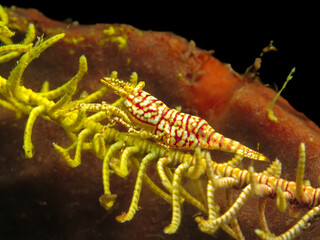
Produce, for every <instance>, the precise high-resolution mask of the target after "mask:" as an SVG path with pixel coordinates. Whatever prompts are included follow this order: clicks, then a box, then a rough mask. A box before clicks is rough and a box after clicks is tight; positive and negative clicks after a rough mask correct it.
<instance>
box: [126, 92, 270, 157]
mask: <svg viewBox="0 0 320 240" xmlns="http://www.w3.org/2000/svg"><path fill="white" fill-rule="evenodd" d="M123 103H124V106H125V108H126V109H127V111H128V112H129V118H130V119H131V120H132V121H133V122H134V123H136V124H137V125H138V126H141V128H143V129H144V130H147V131H150V132H151V133H152V134H153V135H154V136H156V137H157V140H159V141H161V142H162V143H163V144H165V145H167V146H169V147H175V148H181V149H190V150H194V149H195V148H196V147H198V146H200V147H201V148H203V149H219V150H222V151H226V152H232V153H236V154H239V155H242V156H245V157H248V158H252V159H256V160H260V161H268V158H267V157H265V156H264V155H262V154H260V153H258V152H256V151H254V150H252V149H250V148H248V147H246V146H244V145H242V144H240V143H239V142H237V141H234V140H232V139H229V138H226V137H224V136H223V135H221V134H220V133H217V132H216V131H215V130H214V129H213V128H212V127H211V126H210V125H209V124H208V122H207V121H206V120H204V119H202V118H200V117H197V116H192V115H190V114H186V113H181V112H179V111H177V110H175V109H172V108H169V107H167V106H166V105H165V104H164V103H163V102H161V101H160V100H158V99H157V98H155V97H154V96H152V95H151V94H149V93H147V92H145V91H143V90H140V89H139V90H136V91H134V94H133V93H131V94H128V95H127V96H125V99H124V102H123Z"/></svg>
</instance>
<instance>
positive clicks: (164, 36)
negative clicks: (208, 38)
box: [0, 5, 320, 240]
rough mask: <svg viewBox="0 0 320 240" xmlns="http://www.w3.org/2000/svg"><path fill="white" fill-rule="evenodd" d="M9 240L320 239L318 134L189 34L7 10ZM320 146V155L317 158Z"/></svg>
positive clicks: (5, 222) (273, 93) (1, 13)
mask: <svg viewBox="0 0 320 240" xmlns="http://www.w3.org/2000/svg"><path fill="white" fill-rule="evenodd" d="M0 41H1V45H0V127H1V130H0V141H1V147H0V152H1V154H0V196H1V201H0V239H91V240H94V239H117V240H124V239H133V240H134V239H154V240H158V239H159V240H160V239H169V240H170V239H184V240H187V239H201V240H207V239H208V240H209V239H279V240H280V239H283V240H284V239H286V240H289V239H299V238H300V239H320V237H319V233H320V221H317V220H319V216H320V188H318V187H319V171H320V150H319V149H320V129H319V127H318V126H317V125H316V124H315V123H314V122H312V121H311V120H310V119H309V118H308V117H306V116H305V115H304V114H303V113H301V112H299V111H297V110H295V108H294V107H292V106H291V105H290V103H289V102H288V101H287V100H286V99H285V98H283V97H282V93H283V92H284V91H286V86H287V84H288V85H289V84H291V82H292V81H294V80H292V79H293V78H295V74H296V71H297V70H296V68H295V67H292V68H290V69H289V71H288V72H287V74H286V76H285V77H284V78H283V79H282V80H283V81H282V84H281V85H280V86H279V87H278V88H277V89H274V88H272V87H271V86H270V85H268V84H264V83H263V79H262V78H261V77H260V69H261V65H262V64H263V61H264V57H265V56H267V55H268V54H270V53H271V54H272V52H275V51H277V46H276V44H274V42H273V41H270V42H269V43H268V44H267V45H265V46H264V47H263V48H262V49H259V51H260V52H258V53H257V56H256V58H255V60H254V61H253V62H252V63H251V64H250V65H248V67H247V68H246V70H245V71H244V72H243V73H241V74H240V73H238V72H236V71H235V70H233V68H232V67H231V65H230V64H226V63H224V62H223V61H220V60H219V59H217V58H216V57H215V53H214V52H213V51H209V50H203V49H201V48H200V47H197V46H196V43H195V42H194V41H192V40H186V39H185V38H184V37H183V36H179V35H178V34H175V33H171V32H161V31H151V30H140V29H138V28H136V27H134V26H131V25H127V24H118V23H114V24H107V23H101V24H98V23H97V24H79V23H78V22H72V21H58V20H53V19H50V18H49V17H46V16H45V15H44V14H42V13H41V12H40V11H38V10H35V9H26V8H19V7H5V6H1V5H0ZM318 152H319V153H318Z"/></svg>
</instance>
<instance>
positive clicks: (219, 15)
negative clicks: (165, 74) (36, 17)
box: [0, 0, 320, 125]
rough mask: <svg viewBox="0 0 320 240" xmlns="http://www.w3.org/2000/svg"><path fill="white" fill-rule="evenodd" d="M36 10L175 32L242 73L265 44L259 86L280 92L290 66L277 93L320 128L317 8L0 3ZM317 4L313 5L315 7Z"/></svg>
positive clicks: (299, 5) (202, 3)
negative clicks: (267, 50)
mask: <svg viewBox="0 0 320 240" xmlns="http://www.w3.org/2000/svg"><path fill="white" fill-rule="evenodd" d="M0 3H1V4H2V5H5V6H11V5H15V6H18V7H23V8H36V9H38V10H39V11H41V12H42V13H44V14H45V15H46V16H47V17H49V18H52V19H55V20H60V21H64V20H66V19H72V20H73V21H79V23H80V24H95V23H126V24H130V25H132V26H134V27H136V28H139V29H142V30H154V31H169V32H174V33H176V34H178V35H180V36H182V37H184V38H186V39H188V40H194V41H195V42H196V44H197V46H198V47H200V48H202V49H206V50H214V51H215V52H214V56H215V57H216V58H218V59H219V60H221V61H222V62H225V63H230V64H231V66H232V68H233V69H235V70H236V71H237V72H239V73H243V72H244V71H245V69H246V68H247V67H248V66H250V65H251V64H252V63H253V61H254V59H255V57H258V56H259V54H260V52H261V49H262V48H264V47H265V46H267V45H268V44H269V42H270V40H273V41H274V45H275V46H276V47H277V48H278V51H277V52H272V53H269V54H266V55H265V56H264V57H263V59H262V68H261V70H260V73H261V74H260V76H261V79H262V81H263V83H265V84H268V85H269V86H270V87H272V88H279V89H280V88H281V86H282V84H283V82H284V81H285V79H286V77H287V75H288V74H289V72H290V70H291V69H292V68H293V67H296V73H295V74H294V78H293V80H291V81H290V82H289V84H288V85H287V87H286V89H285V90H284V92H283V93H282V96H283V97H285V98H286V99H287V100H288V101H289V102H290V103H291V105H293V106H294V107H295V108H296V109H297V110H298V111H301V112H303V113H305V115H307V116H308V117H309V118H310V119H312V120H313V121H315V122H316V123H317V124H318V125H319V124H320V114H319V113H318V112H319V111H318V109H319V103H320V99H319V97H318V96H319V95H320V94H319V89H320V85H319V82H320V77H319V76H320V73H319V70H318V69H319V68H320V67H319V62H320V61H319V52H320V51H319V44H320V41H319V40H320V37H319V36H318V35H319V30H320V27H319V25H320V24H319V23H320V20H319V17H318V15H319V14H318V13H317V12H316V9H318V7H317V6H316V5H310V4H309V5H307V4H306V3H303V2H297V3H296V4H295V3H293V2H290V4H286V3H284V2H282V1H278V3H273V2H270V1H268V2H266V3H263V2H261V1H260V2H259V6H258V5H256V4H257V3H256V2H255V3H254V4H246V5H244V3H243V1H241V3H236V5H235V4H234V3H232V2H231V1H227V2H225V3H223V4H221V2H219V4H217V2H214V1H192V2H190V3H187V2H186V1H183V2H178V1H171V2H164V1H148V2H145V3H139V2H137V1H130V2H129V3H127V2H126V1H123V0H122V1H117V2H111V1H107V0H104V1H94V0H93V1H82V2H80V1H77V2H73V1H67V0H65V1H63V2H62V1H61V2H60V1H42V2H34V3H33V2H32V1H14V0H11V1H0ZM315 4H316V3H315Z"/></svg>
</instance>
